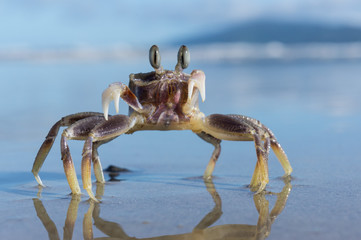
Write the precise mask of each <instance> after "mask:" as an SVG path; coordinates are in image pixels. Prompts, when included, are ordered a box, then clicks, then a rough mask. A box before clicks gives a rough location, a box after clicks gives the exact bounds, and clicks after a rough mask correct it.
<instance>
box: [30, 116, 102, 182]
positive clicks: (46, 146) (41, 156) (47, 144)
mask: <svg viewBox="0 0 361 240" xmlns="http://www.w3.org/2000/svg"><path fill="white" fill-rule="evenodd" d="M101 115H102V113H97V112H82V113H76V114H72V115H68V116H66V117H63V118H62V119H61V120H59V121H58V122H56V123H55V124H54V126H52V128H51V129H50V131H49V133H48V135H47V136H46V138H45V140H44V142H43V144H42V145H41V147H40V149H39V151H38V154H37V155H36V157H35V161H34V164H33V168H32V170H31V172H32V173H33V174H34V177H35V179H36V181H37V182H38V183H39V185H41V186H44V185H43V182H42V181H41V179H40V177H39V171H40V168H41V166H42V165H43V163H44V161H45V159H46V157H47V156H48V153H49V151H50V149H51V147H52V146H53V143H54V141H55V138H56V136H57V135H58V132H59V129H60V127H64V126H70V125H72V124H73V123H75V122H77V121H79V120H81V119H84V118H88V117H92V116H101Z"/></svg>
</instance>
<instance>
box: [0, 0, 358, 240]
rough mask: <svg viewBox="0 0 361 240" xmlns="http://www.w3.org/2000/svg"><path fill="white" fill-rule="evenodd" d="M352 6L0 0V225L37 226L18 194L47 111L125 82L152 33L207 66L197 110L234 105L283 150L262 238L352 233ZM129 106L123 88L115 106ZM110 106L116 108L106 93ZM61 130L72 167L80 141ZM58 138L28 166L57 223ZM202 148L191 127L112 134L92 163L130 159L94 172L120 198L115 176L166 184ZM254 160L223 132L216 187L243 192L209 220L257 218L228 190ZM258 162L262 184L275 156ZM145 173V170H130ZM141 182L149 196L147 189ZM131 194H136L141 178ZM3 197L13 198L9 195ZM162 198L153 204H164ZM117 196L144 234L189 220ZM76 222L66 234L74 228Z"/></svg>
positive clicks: (95, 101) (88, 104)
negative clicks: (288, 172)
mask: <svg viewBox="0 0 361 240" xmlns="http://www.w3.org/2000/svg"><path fill="white" fill-rule="evenodd" d="M360 12H361V2H360V1H357V0H318V1H315V0H293V1H282V0H273V1H266V0H254V1H244V0H222V1H214V0H213V1H212V0H200V1H191V0H182V1H164V0H163V1H162V0H152V1H134V0H129V1H128V0H126V1H116V0H108V1H93V0H79V1H70V0H63V1H52V0H19V1H13V0H1V1H0V83H1V87H0V96H1V97H0V98H1V103H0V110H1V111H0V119H1V125H0V136H1V138H0V150H1V151H0V158H1V159H0V161H1V163H2V167H1V170H0V180H1V181H0V191H1V192H2V199H1V202H0V203H2V206H3V207H0V215H1V216H3V217H2V220H0V225H2V226H3V228H2V229H0V237H1V238H2V239H11V238H12V237H13V239H21V238H22V237H23V236H24V235H25V234H28V235H27V236H32V238H34V239H35V238H39V239H41V238H43V237H44V236H46V233H45V229H44V228H43V226H42V225H41V223H40V222H39V220H37V221H36V222H35V223H36V227H34V228H33V227H30V226H32V225H33V223H34V219H36V214H35V212H34V211H33V210H32V211H30V212H29V211H28V210H29V208H30V209H32V202H30V201H29V200H30V199H32V198H33V197H35V196H36V193H37V188H36V182H35V180H34V179H33V176H32V174H31V173H30V170H31V167H32V163H33V160H34V158H35V156H36V153H37V151H38V149H39V147H40V145H41V143H42V141H43V140H44V137H45V136H46V134H47V132H48V131H49V129H50V127H51V126H52V124H53V123H55V122H56V121H58V120H59V119H60V118H61V117H63V116H65V115H68V114H72V113H76V112H82V111H97V112H101V111H102V109H101V93H102V91H103V90H104V89H105V88H106V87H107V86H108V85H109V84H110V83H112V82H117V81H122V82H123V83H127V82H128V76H129V74H130V73H137V72H148V71H152V70H153V69H152V68H151V66H150V65H149V62H148V51H149V48H150V46H151V45H153V44H157V45H158V46H159V48H160V53H161V56H162V65H163V67H164V68H166V69H173V68H174V66H175V64H176V55H177V51H178V48H179V46H180V45H182V44H185V45H187V46H188V47H189V49H190V53H191V63H190V66H189V69H186V70H185V71H186V72H191V71H192V70H193V69H201V70H203V71H204V72H205V74H206V76H207V80H206V92H207V99H206V101H205V102H204V103H200V109H201V110H202V111H203V112H204V113H205V114H206V115H208V114H212V113H223V114H227V113H237V114H244V115H248V116H252V117H254V118H256V119H259V120H261V121H262V122H263V123H264V124H266V125H267V126H268V127H270V128H271V129H272V131H273V132H274V133H275V135H276V136H277V137H278V139H279V141H280V143H281V144H282V146H283V148H284V149H285V151H286V152H287V154H288V157H289V159H290V162H291V164H292V167H293V168H294V173H293V177H294V179H293V181H292V185H293V189H292V192H291V193H290V198H289V201H288V206H286V208H285V210H284V211H283V213H282V214H281V215H280V217H279V219H277V222H276V223H275V224H274V225H273V230H272V233H271V235H270V238H274V239H290V238H292V239H304V238H306V236H307V239H312V238H314V239H320V238H319V236H323V237H325V238H326V237H327V238H328V239H340V238H346V237H347V238H348V239H357V236H359V235H360V234H361V232H360V231H361V230H360V228H359V226H358V225H359V224H358V223H359V222H360V221H361V219H360V216H361V204H360V203H359V201H358V199H360V197H361V192H360V190H359V188H358V186H359V184H360V182H361V175H360V174H359V172H360V170H361V164H360V156H361V150H360V147H359V137H358V135H359V133H360V130H361V125H360V121H361V114H360V113H361V97H360V90H361V81H360V76H361V61H360V60H361V14H360ZM127 111H128V107H127V106H126V104H124V103H122V102H121V103H120V113H123V114H126V113H127ZM110 113H111V114H114V113H115V111H114V109H113V107H112V106H111V108H110ZM70 144H71V146H70V148H71V152H72V154H73V159H74V162H75V166H76V169H77V172H78V177H79V178H80V158H81V151H82V144H83V143H82V142H79V141H71V143H70ZM59 145H60V144H59V138H58V139H57V140H56V142H55V144H54V147H53V149H52V151H51V152H50V154H49V156H48V158H47V161H45V164H44V166H43V168H42V170H41V171H40V176H44V177H43V181H44V183H45V184H46V185H50V186H52V187H50V188H45V189H44V192H43V194H42V200H43V201H45V202H46V203H48V205H49V208H51V209H53V210H52V211H53V212H56V214H53V215H52V216H53V217H55V220H54V221H55V222H56V225H57V226H58V229H61V226H62V225H63V219H62V217H64V216H63V213H64V211H63V210H60V209H58V208H57V206H58V205H59V206H60V205H64V206H66V204H64V203H63V202H64V201H67V200H68V199H65V200H64V196H67V195H66V194H68V192H69V190H68V188H67V182H66V179H65V177H64V173H63V169H62V164H61V162H60V151H59ZM155 149H156V150H155ZM212 150H213V148H212V146H210V145H209V144H208V143H205V142H203V141H201V140H200V139H199V138H197V137H196V136H194V134H193V133H191V132H175V131H173V132H162V133H160V132H139V133H138V132H137V133H135V134H133V135H131V136H128V135H127V136H124V138H123V136H122V137H120V138H119V139H116V140H115V141H112V142H110V143H108V144H106V145H104V146H102V147H101V149H100V156H101V159H102V163H103V167H104V168H105V167H107V166H108V165H110V164H113V165H118V166H121V167H126V168H128V169H131V170H133V171H134V172H135V173H134V175H132V176H133V178H132V177H129V176H128V177H124V178H125V179H126V180H127V181H124V182H122V183H121V184H118V185H111V186H106V192H105V196H108V197H109V196H114V195H115V196H116V198H115V200H114V199H113V200H112V201H122V199H123V197H124V196H123V195H122V194H120V193H121V192H122V191H125V190H124V189H122V190H119V189H118V188H120V187H122V186H126V184H128V183H133V184H134V182H136V183H138V182H143V183H144V182H148V181H149V182H151V185H150V186H147V188H150V189H151V188H152V187H153V185H154V182H157V179H158V178H159V179H161V180H160V181H159V182H163V180H164V178H166V179H167V177H168V175H167V176H166V177H165V176H164V174H165V173H166V174H169V175H170V176H172V177H173V176H176V180H174V181H175V182H176V183H170V186H174V191H177V189H178V188H177V186H178V185H182V184H183V182H181V183H179V182H178V181H179V179H180V178H181V177H184V178H187V177H193V176H200V175H202V173H203V171H204V168H205V166H206V164H207V162H208V159H209V157H210V155H211V152H212ZM255 161H256V155H255V151H254V144H253V143H252V142H246V143H239V142H225V141H224V142H223V145H222V154H221V156H220V159H219V161H218V163H217V166H216V169H215V175H216V176H217V177H218V178H216V180H215V185H216V187H218V188H221V189H223V190H222V191H223V193H224V194H225V196H227V194H226V192H227V191H228V190H229V189H231V190H230V191H228V193H232V194H237V196H236V197H235V196H234V195H232V199H233V201H235V200H234V199H238V198H240V199H241V200H239V202H242V204H241V205H242V206H243V207H244V208H245V209H243V210H242V211H241V213H242V214H241V216H240V215H237V216H236V215H235V212H237V211H235V209H234V208H237V207H241V206H238V205H237V204H234V203H232V204H227V201H228V200H229V201H231V200H230V199H228V198H227V197H225V199H223V200H224V215H223V216H222V218H221V220H220V221H221V223H225V222H227V223H236V222H237V221H239V222H248V220H250V219H251V220H252V221H251V223H252V224H255V223H257V217H258V215H257V211H256V210H255V209H254V204H253V199H252V196H251V194H249V191H248V189H247V190H244V189H243V188H242V190H240V188H241V187H240V186H245V185H246V184H248V183H249V181H250V179H251V176H252V173H253V169H254V165H255ZM269 164H270V167H269V169H270V177H271V179H270V184H269V186H268V187H267V189H268V190H270V191H277V190H280V189H281V188H282V187H283V182H282V181H280V179H279V178H278V177H280V176H282V175H283V170H282V168H281V167H280V165H279V163H278V162H277V160H276V157H275V156H274V155H273V154H272V155H271V157H270V161H269ZM147 174H156V175H155V176H154V175H151V176H150V177H148V178H146V179H145V180H144V179H142V177H143V176H147ZM157 174H158V175H157ZM177 174H178V175H177ZM179 174H180V175H181V176H179ZM178 176H179V179H178ZM134 178H135V180H134ZM93 179H94V178H93ZM132 179H133V180H132ZM217 179H218V180H217ZM132 181H133V182H132ZM165 181H167V180H165ZM220 182H223V183H222V184H220ZM152 184H153V185H152ZM177 184H178V185H177ZM220 185H221V186H220ZM137 186H138V187H141V185H139V183H138V185H137ZM185 186H187V188H186V189H185V190H184V189H183V190H182V191H185V192H182V194H183V195H182V194H180V192H178V193H175V195H176V196H178V194H179V195H180V199H182V197H183V198H184V202H183V204H186V203H187V202H188V203H189V202H190V201H192V198H191V197H190V196H191V195H192V194H194V192H192V194H189V196H188V195H187V193H188V192H187V191H190V190H189V189H191V191H194V188H193V189H192V188H191V187H189V186H188V185H187V184H185ZM158 187H159V186H158ZM125 188H126V187H125ZM128 189H129V188H128ZM199 189H201V190H205V189H204V187H201V188H199ZM199 189H198V188H196V190H199ZM118 190H119V191H118ZM168 190H169V189H166V190H165V191H168ZM178 191H180V190H178ZM148 194H149V195H147V196H146V197H153V198H155V199H157V196H158V195H156V194H154V192H148ZM135 197H136V198H138V199H141V198H144V199H143V200H144V201H146V200H147V199H145V196H144V195H142V192H141V191H139V195H136V196H135ZM221 197H222V194H221ZM188 198H189V199H188ZM200 198H201V197H200ZM205 198H207V199H208V198H210V197H209V195H206V196H205ZM118 199H119V200H118ZM227 199H228V200H227ZM49 200H54V201H52V202H51V201H50V202H49ZM107 200H108V201H110V200H111V199H109V198H108V199H107ZM158 200H159V199H158ZM162 200H163V201H164V199H161V200H160V201H162ZM14 201H15V202H16V203H17V206H19V205H20V206H22V207H19V208H14V204H13V203H14ZM62 201H63V202H62ZM129 201H130V200H129ZM237 201H238V200H237ZM59 202H61V203H60V204H59ZM105 202H106V201H105ZM246 202H247V203H246ZM19 203H20V204H19ZM245 204H246V205H245ZM247 204H248V205H247ZM207 206H208V205H207ZM247 206H248V207H247ZM102 207H103V210H104V208H107V207H108V205H106V204H103V205H102ZM127 207H128V208H127ZM161 207H162V206H159V204H158V205H157V201H156V200H155V202H154V205H153V208H150V210H147V211H150V212H148V213H149V215H150V217H153V218H155V219H162V217H163V216H162V215H159V214H160V213H158V214H156V213H157V212H162V211H158V210H159V209H158V208H161ZM171 207H172V206H170V209H168V210H169V211H168V210H167V209H165V210H164V209H163V212H172V211H173V210H174V209H171ZM188 207H189V208H190V210H191V214H193V213H195V214H198V213H199V214H198V215H197V216H191V218H192V219H201V218H202V216H204V214H203V212H201V211H198V210H197V209H194V206H192V205H191V204H188V205H187V206H185V208H188ZM192 207H193V208H192ZM212 207H213V205H212V202H211V203H210V205H209V208H212ZM124 208H125V209H130V210H129V211H132V212H131V213H129V212H128V215H126V216H123V218H124V219H126V221H125V220H124V219H123V220H124V221H123V222H127V221H129V222H130V223H128V225H129V226H127V227H129V228H132V229H133V228H134V229H133V232H132V233H133V235H134V236H144V237H149V235H148V234H147V233H148V232H147V231H148V230H149V229H148V230H147V227H148V228H150V229H152V236H156V235H157V234H159V235H160V234H162V233H163V234H166V233H169V232H168V230H169V228H172V231H170V232H174V233H179V232H183V231H186V230H185V229H188V230H189V229H190V230H191V229H192V224H189V225H187V224H185V225H184V228H183V229H181V228H178V227H176V226H178V224H179V222H180V220H179V218H177V217H175V218H172V219H171V220H169V221H168V222H167V225H166V226H167V227H166V229H165V230H164V228H163V229H162V227H159V226H158V227H159V228H156V227H154V226H153V225H152V224H149V225H144V224H143V225H142V223H141V222H142V221H140V220H138V218H137V217H139V216H141V217H142V216H143V215H142V214H143V212H140V210H139V209H138V208H137V206H135V205H134V204H133V205H130V206H124ZM9 209H14V211H10V212H9ZM227 209H228V210H227ZM250 209H252V211H251V210H250ZM330 209H332V211H331V210H330ZM86 210H87V209H86V208H85V207H84V208H83V209H82V210H81V211H83V212H86ZM238 210H239V209H238ZM247 210H250V211H251V212H247ZM108 212H109V215H105V218H107V217H110V218H111V217H114V216H113V214H112V209H110V210H108ZM205 213H207V211H205ZM174 214H175V215H176V216H178V215H177V214H179V212H178V213H177V212H175V213H174ZM202 214H203V215H202ZM247 214H248V215H247ZM14 216H17V217H14ZM247 216H248V217H247ZM141 217H140V218H141ZM114 218H116V217H114ZM19 219H25V220H21V221H20V227H18V228H17V230H16V231H9V229H11V228H13V226H14V224H17V226H18V225H19ZM115 220H119V219H115ZM148 220H149V219H148ZM148 220H147V221H148ZM1 221H2V222H1ZM79 221H81V220H79ZM154 221H157V220H154ZM158 221H160V220H158ZM150 222H151V221H150ZM251 223H250V224H251ZM77 224H79V225H81V223H77ZM195 224H196V223H195ZM160 225H161V224H160ZM139 226H140V227H139ZM142 227H145V228H146V229H143V230H142ZM30 229H32V230H30ZM39 229H40V231H39ZM75 229H76V228H75ZM79 229H80V230H75V231H78V232H76V233H74V234H75V235H74V236H82V234H81V227H80V228H79ZM345 229H347V231H345ZM286 232H287V234H285V233H286ZM14 234H15V235H14ZM44 234H45V235H44ZM97 234H98V235H99V236H103V235H101V234H100V233H97Z"/></svg>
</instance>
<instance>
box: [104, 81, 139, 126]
mask: <svg viewBox="0 0 361 240" xmlns="http://www.w3.org/2000/svg"><path fill="white" fill-rule="evenodd" d="M120 98H122V99H123V100H124V101H125V102H126V103H127V104H128V105H129V106H130V107H132V108H133V109H134V110H135V111H137V112H142V111H143V106H142V105H141V104H140V103H139V101H138V98H137V97H136V96H135V95H134V93H133V92H132V91H130V89H129V87H128V86H127V85H125V84H123V83H121V82H116V83H112V84H110V85H109V87H108V88H107V89H105V90H104V92H103V94H102V106H103V112H104V117H105V119H106V120H108V111H109V104H110V102H111V101H113V100H114V105H115V111H116V112H117V113H118V111H119V99H120Z"/></svg>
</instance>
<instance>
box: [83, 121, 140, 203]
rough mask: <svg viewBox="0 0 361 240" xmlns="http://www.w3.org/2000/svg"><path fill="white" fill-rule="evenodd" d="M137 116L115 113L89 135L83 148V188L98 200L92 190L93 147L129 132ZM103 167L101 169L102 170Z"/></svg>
mask: <svg viewBox="0 0 361 240" xmlns="http://www.w3.org/2000/svg"><path fill="white" fill-rule="evenodd" d="M135 123H136V118H130V117H128V116H125V115H115V116H111V117H109V119H108V121H104V122H102V123H100V124H99V125H97V126H96V127H95V128H94V129H93V130H92V131H91V132H90V134H89V135H88V137H87V140H86V141H85V144H84V148H83V159H82V163H81V174H82V180H83V188H84V189H85V190H86V191H87V193H88V195H89V197H90V198H91V199H93V200H94V201H98V200H97V199H96V198H95V197H94V194H93V191H92V182H91V161H92V159H93V149H94V146H95V145H97V144H102V143H104V142H107V141H110V140H112V139H114V138H115V137H117V136H119V135H122V134H124V133H126V132H128V130H129V129H131V128H132V127H133V126H134V124H135ZM100 170H101V169H99V171H100Z"/></svg>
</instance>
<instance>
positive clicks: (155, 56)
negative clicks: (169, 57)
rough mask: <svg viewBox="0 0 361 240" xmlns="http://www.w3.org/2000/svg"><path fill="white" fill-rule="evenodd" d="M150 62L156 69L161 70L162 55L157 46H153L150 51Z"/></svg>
mask: <svg viewBox="0 0 361 240" xmlns="http://www.w3.org/2000/svg"><path fill="white" fill-rule="evenodd" d="M149 62H150V65H152V67H153V68H154V69H158V68H160V53H159V48H158V46H157V45H153V46H152V47H151V48H150V49H149Z"/></svg>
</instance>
